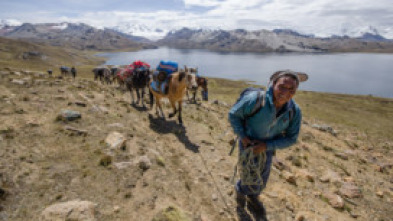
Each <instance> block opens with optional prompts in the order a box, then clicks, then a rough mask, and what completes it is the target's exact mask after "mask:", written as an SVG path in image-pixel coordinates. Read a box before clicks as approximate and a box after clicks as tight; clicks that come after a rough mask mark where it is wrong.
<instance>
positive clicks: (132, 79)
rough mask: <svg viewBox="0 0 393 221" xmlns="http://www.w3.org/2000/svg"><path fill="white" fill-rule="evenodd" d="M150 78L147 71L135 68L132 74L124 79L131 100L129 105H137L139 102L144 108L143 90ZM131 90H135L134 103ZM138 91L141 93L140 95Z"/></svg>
mask: <svg viewBox="0 0 393 221" xmlns="http://www.w3.org/2000/svg"><path fill="white" fill-rule="evenodd" d="M150 76H151V75H150V70H149V69H141V68H136V69H134V71H133V72H132V74H131V75H129V76H128V77H127V78H126V80H125V84H126V86H127V89H128V90H129V91H130V94H131V98H132V101H131V104H139V103H140V101H142V106H143V107H146V106H145V101H144V97H145V88H147V87H148V85H149V82H150ZM133 89H135V91H136V95H137V101H136V102H135V99H134V93H133V92H132V91H133ZM139 91H141V93H140V92H139Z"/></svg>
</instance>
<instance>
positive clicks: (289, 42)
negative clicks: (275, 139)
mask: <svg viewBox="0 0 393 221" xmlns="http://www.w3.org/2000/svg"><path fill="white" fill-rule="evenodd" d="M378 37H380V36H374V35H367V36H364V37H363V38H349V37H332V38H317V37H314V36H311V35H301V34H299V33H297V32H294V31H290V30H274V31H268V30H258V31H247V30H243V29H237V30H230V31H225V30H202V29H199V30H192V29H188V28H183V29H181V30H177V31H173V32H170V33H168V34H167V35H166V36H165V38H163V39H162V40H159V41H158V44H160V45H166V46H170V47H174V48H190V49H209V50H213V51H238V52H279V53H285V52H308V53H310V52H313V53H315V52H385V53H391V52H393V42H392V41H389V40H386V39H383V38H378ZM377 39H379V40H377Z"/></svg>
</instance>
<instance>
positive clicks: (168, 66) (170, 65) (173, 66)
mask: <svg viewBox="0 0 393 221" xmlns="http://www.w3.org/2000/svg"><path fill="white" fill-rule="evenodd" d="M178 67H179V65H178V63H177V62H174V61H160V64H158V66H157V68H156V69H157V71H164V72H165V73H166V74H172V73H173V72H176V71H177V70H178Z"/></svg>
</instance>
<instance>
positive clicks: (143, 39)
mask: <svg viewBox="0 0 393 221" xmlns="http://www.w3.org/2000/svg"><path fill="white" fill-rule="evenodd" d="M369 30H370V32H366V33H363V35H362V36H359V37H349V36H331V37H328V38H320V37H316V36H314V35H312V34H310V35H307V34H301V33H298V32H296V31H294V30H290V29H275V30H272V31H269V30H255V31H249V30H245V29H235V30H221V29H190V28H182V29H178V30H168V29H159V28H155V29H151V28H149V27H148V26H146V25H140V24H130V23H121V24H119V25H118V26H114V27H111V28H104V29H98V28H94V27H92V26H89V25H86V24H83V23H79V24H75V23H67V22H63V23H42V24H30V23H23V24H18V23H17V22H16V21H14V22H13V23H12V24H10V22H8V23H7V21H5V20H2V21H0V36H3V37H7V38H16V39H24V40H28V41H32V42H36V43H49V44H50V45H53V46H62V47H72V48H76V49H82V50H85V49H87V50H128V49H143V48H155V47H157V46H168V47H173V48H188V49H208V50H214V51H239V52H240V51H241V52H280V53H285V52H306V53H309V52H392V51H393V40H390V39H386V38H384V37H383V36H381V35H380V34H379V33H378V31H377V30H376V29H375V28H372V27H370V28H369ZM151 39H155V41H153V40H151Z"/></svg>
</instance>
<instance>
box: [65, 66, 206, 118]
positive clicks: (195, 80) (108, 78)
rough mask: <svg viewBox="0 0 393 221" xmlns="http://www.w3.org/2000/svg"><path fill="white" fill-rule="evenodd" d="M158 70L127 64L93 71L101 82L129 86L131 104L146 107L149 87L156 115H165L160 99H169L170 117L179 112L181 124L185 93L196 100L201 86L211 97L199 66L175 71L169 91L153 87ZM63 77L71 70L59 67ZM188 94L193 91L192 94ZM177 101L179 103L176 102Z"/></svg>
mask: <svg viewBox="0 0 393 221" xmlns="http://www.w3.org/2000/svg"><path fill="white" fill-rule="evenodd" d="M155 71H156V70H153V69H150V68H148V69H143V70H140V69H137V68H135V69H131V68H129V67H128V66H125V67H112V68H110V67H97V68H94V69H93V70H92V72H93V73H94V80H95V81H97V80H99V81H100V82H101V83H102V84H108V85H111V84H116V82H117V84H118V86H119V88H120V89H126V90H128V91H129V92H130V95H131V98H132V100H131V104H138V105H139V104H140V103H141V104H142V106H143V107H146V106H145V102H144V95H145V94H146V91H145V90H146V89H148V91H149V98H150V109H152V108H153V103H154V101H155V103H156V114H157V115H158V116H159V117H162V118H165V115H164V112H163V110H162V105H161V102H160V100H161V99H162V98H167V99H168V100H169V102H170V104H171V106H172V109H173V112H172V113H170V114H169V118H172V117H174V116H175V115H176V114H177V117H178V121H179V124H181V125H182V124H183V120H182V115H181V112H182V102H183V98H184V96H185V95H187V99H188V101H189V102H196V94H197V91H198V88H201V93H202V99H203V100H206V101H207V100H208V88H207V79H206V78H205V77H201V76H198V75H197V73H198V68H188V67H187V66H184V69H181V68H180V69H179V70H177V71H176V72H174V73H172V74H170V75H169V76H168V77H166V79H165V81H166V82H167V85H168V88H167V91H166V92H161V91H156V90H154V89H153V88H152V87H151V82H152V81H156V80H158V79H157V77H156V76H155V75H153V73H154V72H155ZM60 72H61V75H62V76H66V75H68V74H69V73H70V72H69V69H66V68H65V67H64V66H62V67H61V68H60ZM134 89H135V92H136V96H137V100H136V101H135V98H134V93H133V91H134ZM189 93H192V95H191V97H190V95H189ZM176 104H177V105H176Z"/></svg>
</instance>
